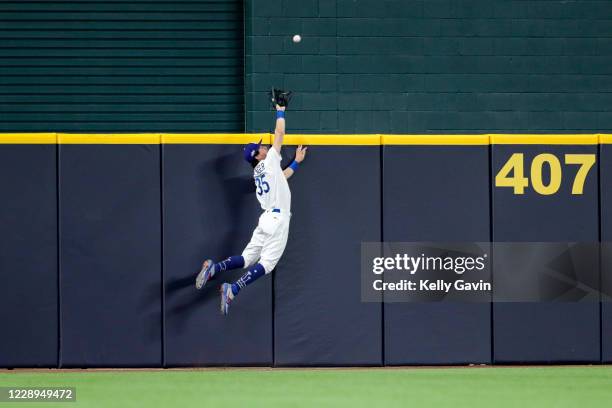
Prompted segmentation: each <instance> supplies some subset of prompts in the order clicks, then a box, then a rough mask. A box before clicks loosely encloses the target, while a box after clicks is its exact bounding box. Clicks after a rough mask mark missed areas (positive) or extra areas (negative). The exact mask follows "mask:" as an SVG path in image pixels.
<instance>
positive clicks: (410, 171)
mask: <svg viewBox="0 0 612 408" xmlns="http://www.w3.org/2000/svg"><path fill="white" fill-rule="evenodd" d="M488 173H489V147H488V146H454V147H453V146H385V147H384V155H383V187H384V188H383V190H384V194H383V223H384V228H383V231H384V241H386V242H421V241H437V242H444V241H446V242H453V241H455V242H487V241H489V239H490V232H489V221H490V219H489V174H488ZM490 318H491V307H490V304H489V303H385V305H384V325H385V334H384V338H385V363H386V364H387V365H403V364H461V363H489V362H490V361H491V348H490V347H491V327H490Z"/></svg>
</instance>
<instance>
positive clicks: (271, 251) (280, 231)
mask: <svg viewBox="0 0 612 408" xmlns="http://www.w3.org/2000/svg"><path fill="white" fill-rule="evenodd" d="M276 220H277V221H278V223H277V225H273V226H272V230H271V231H270V233H269V234H266V235H267V237H266V239H265V242H264V244H263V247H262V249H261V258H260V260H259V262H258V263H256V264H255V265H253V266H252V267H250V268H249V269H248V271H247V272H246V273H245V274H244V275H242V276H241V277H240V279H238V280H237V281H236V282H234V283H232V284H229V283H224V284H223V285H222V286H221V312H222V313H223V314H227V311H228V308H229V302H231V300H232V299H234V297H236V296H237V295H238V293H239V292H240V291H241V290H242V289H244V288H245V287H246V286H247V285H250V284H251V283H253V282H255V281H256V280H257V279H259V278H261V277H262V276H263V275H265V274H267V273H270V272H272V270H274V268H275V267H276V264H277V263H278V261H279V260H280V258H281V256H282V254H283V252H284V250H285V247H286V246H287V238H288V236H289V217H277V219H276ZM265 229H266V228H265V227H264V230H265Z"/></svg>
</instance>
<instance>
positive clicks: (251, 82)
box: [246, 0, 612, 133]
mask: <svg viewBox="0 0 612 408" xmlns="http://www.w3.org/2000/svg"><path fill="white" fill-rule="evenodd" d="M246 18H247V43H246V52H247V57H246V58H247V65H246V67H247V72H246V75H247V84H246V85H247V91H248V93H247V108H248V112H247V130H248V131H267V130H269V129H270V127H271V126H272V120H271V115H270V113H269V111H268V110H269V107H268V105H267V99H266V96H265V93H266V92H267V91H268V89H269V87H270V86H271V85H272V84H273V85H276V86H278V87H285V88H288V89H292V90H294V91H296V93H297V96H296V98H295V101H294V103H293V105H292V107H291V108H292V109H291V110H292V113H291V114H290V115H289V116H288V119H289V123H288V124H289V129H290V130H291V131H294V132H296V131H302V132H310V133H321V132H331V133H335V132H339V133H353V132H357V133H359V132H367V133H379V132H391V133H402V132H406V133H420V132H423V133H461V132H466V133H474V132H503V133H511V132H536V133H539V132H548V133H553V132H564V133H565V132H569V133H571V132H595V131H602V132H605V131H610V130H612V112H611V111H612V93H611V91H612V75H611V74H612V2H610V1H549V0H546V1H527V0H523V1H501V0H464V1H459V0H428V1H418V0H337V1H335V0H300V1H299V2H298V1H286V0H285V1H283V0H247V10H246ZM296 33H299V34H301V35H302V37H303V40H302V42H301V43H299V44H294V43H292V42H291V37H292V36H293V34H296Z"/></svg>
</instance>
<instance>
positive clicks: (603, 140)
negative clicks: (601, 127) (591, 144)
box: [598, 134, 612, 144]
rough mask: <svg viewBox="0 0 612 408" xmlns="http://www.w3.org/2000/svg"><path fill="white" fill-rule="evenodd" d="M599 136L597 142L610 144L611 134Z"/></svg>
mask: <svg viewBox="0 0 612 408" xmlns="http://www.w3.org/2000/svg"><path fill="white" fill-rule="evenodd" d="M598 136H599V143H601V144H612V135H610V134H605V135H604V134H602V135H598Z"/></svg>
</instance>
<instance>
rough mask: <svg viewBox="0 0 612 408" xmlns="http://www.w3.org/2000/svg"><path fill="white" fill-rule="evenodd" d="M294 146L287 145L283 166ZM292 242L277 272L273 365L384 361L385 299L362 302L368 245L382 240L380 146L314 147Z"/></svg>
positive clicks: (297, 198) (302, 180)
mask: <svg viewBox="0 0 612 408" xmlns="http://www.w3.org/2000/svg"><path fill="white" fill-rule="evenodd" d="M294 152H295V147H294V146H286V147H283V157H284V161H283V163H284V165H287V164H289V163H290V162H291V160H292V159H293V155H294ZM289 185H290V187H291V195H292V200H291V201H292V202H291V208H292V211H291V212H292V217H291V226H290V228H289V241H288V245H287V249H286V251H285V254H284V256H283V257H282V258H281V261H280V262H279V264H278V266H277V268H276V270H275V272H274V362H275V365H277V366H285V365H317V366H325V365H380V364H382V314H381V313H382V310H381V305H380V303H364V302H362V301H361V279H360V271H361V269H360V259H361V257H360V251H361V242H365V241H376V242H377V241H380V148H379V147H378V146H367V147H366V146H311V147H309V148H308V157H307V158H306V160H305V161H304V162H303V163H302V165H301V166H300V168H299V169H298V171H297V173H296V174H295V175H294V176H293V177H292V178H291V179H290V180H289Z"/></svg>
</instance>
